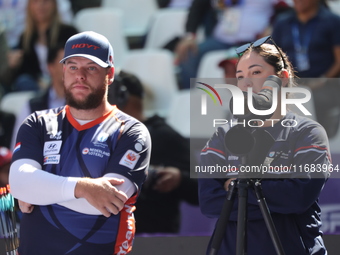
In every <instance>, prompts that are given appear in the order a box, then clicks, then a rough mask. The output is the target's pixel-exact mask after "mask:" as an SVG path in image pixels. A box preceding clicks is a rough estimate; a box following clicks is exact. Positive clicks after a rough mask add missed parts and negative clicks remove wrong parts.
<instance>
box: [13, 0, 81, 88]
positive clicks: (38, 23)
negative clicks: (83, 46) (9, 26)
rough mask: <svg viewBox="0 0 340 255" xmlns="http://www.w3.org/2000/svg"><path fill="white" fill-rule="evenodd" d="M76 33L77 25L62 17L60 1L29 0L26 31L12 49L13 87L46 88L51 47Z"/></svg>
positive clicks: (62, 42)
mask: <svg viewBox="0 0 340 255" xmlns="http://www.w3.org/2000/svg"><path fill="white" fill-rule="evenodd" d="M76 33H77V30H76V28H74V27H73V26H71V25H66V24H64V23H62V22H61V21H60V20H59V14H58V8H57V0H28V4H27V13H26V27H25V30H24V32H23V33H22V35H21V37H20V41H19V45H18V47H16V49H15V50H14V51H11V52H10V53H11V55H10V63H11V64H10V67H11V68H12V73H11V75H13V76H12V81H13V90H40V89H41V88H44V87H46V84H47V83H48V80H49V74H48V70H47V61H46V59H47V52H48V49H49V48H50V47H55V46H56V45H57V44H59V43H61V44H65V42H66V40H67V39H68V38H69V37H70V36H72V35H74V34H76ZM13 54H15V55H14V56H13Z"/></svg>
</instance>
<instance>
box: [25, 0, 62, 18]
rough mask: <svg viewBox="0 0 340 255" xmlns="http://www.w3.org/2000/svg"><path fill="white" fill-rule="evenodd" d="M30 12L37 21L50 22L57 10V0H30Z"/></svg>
mask: <svg viewBox="0 0 340 255" xmlns="http://www.w3.org/2000/svg"><path fill="white" fill-rule="evenodd" d="M29 4H30V5H29V7H30V13H31V15H32V18H33V20H34V21H35V22H49V21H50V20H51V18H52V15H53V13H54V11H55V8H56V5H55V0H30V2H29Z"/></svg>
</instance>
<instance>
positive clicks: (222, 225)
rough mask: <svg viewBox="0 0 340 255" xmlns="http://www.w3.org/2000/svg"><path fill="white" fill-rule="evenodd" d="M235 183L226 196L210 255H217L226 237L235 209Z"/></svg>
mask: <svg viewBox="0 0 340 255" xmlns="http://www.w3.org/2000/svg"><path fill="white" fill-rule="evenodd" d="M235 186H236V185H235V181H231V182H230V185H229V191H228V194H227V196H226V199H225V201H224V204H223V207H222V211H221V215H220V218H219V219H218V222H217V224H216V229H215V232H214V236H213V238H212V241H211V249H210V253H209V255H215V254H217V252H218V250H219V248H220V246H221V243H222V239H223V237H224V234H225V231H226V228H227V223H228V220H229V217H230V214H231V210H232V208H233V204H234V200H235V192H236V190H235Z"/></svg>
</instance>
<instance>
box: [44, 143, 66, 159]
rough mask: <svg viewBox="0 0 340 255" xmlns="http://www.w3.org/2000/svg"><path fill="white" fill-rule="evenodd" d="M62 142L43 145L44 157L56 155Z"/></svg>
mask: <svg viewBox="0 0 340 255" xmlns="http://www.w3.org/2000/svg"><path fill="white" fill-rule="evenodd" d="M61 144H62V141H50V142H45V144H44V156H47V155H55V154H58V153H59V151H60V148H61Z"/></svg>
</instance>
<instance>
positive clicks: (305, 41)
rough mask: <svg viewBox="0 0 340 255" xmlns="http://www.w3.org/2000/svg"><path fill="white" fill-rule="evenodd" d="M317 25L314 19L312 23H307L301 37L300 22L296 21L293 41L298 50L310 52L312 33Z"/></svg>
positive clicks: (293, 27)
mask: <svg viewBox="0 0 340 255" xmlns="http://www.w3.org/2000/svg"><path fill="white" fill-rule="evenodd" d="M314 27H315V22H314V21H312V22H311V23H309V24H307V26H306V32H305V33H304V35H303V36H302V37H300V29H299V25H298V23H297V22H296V23H294V24H293V26H292V33H293V43H294V48H295V51H297V52H304V53H307V52H308V48H309V44H310V41H311V39H312V33H313V30H314Z"/></svg>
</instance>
